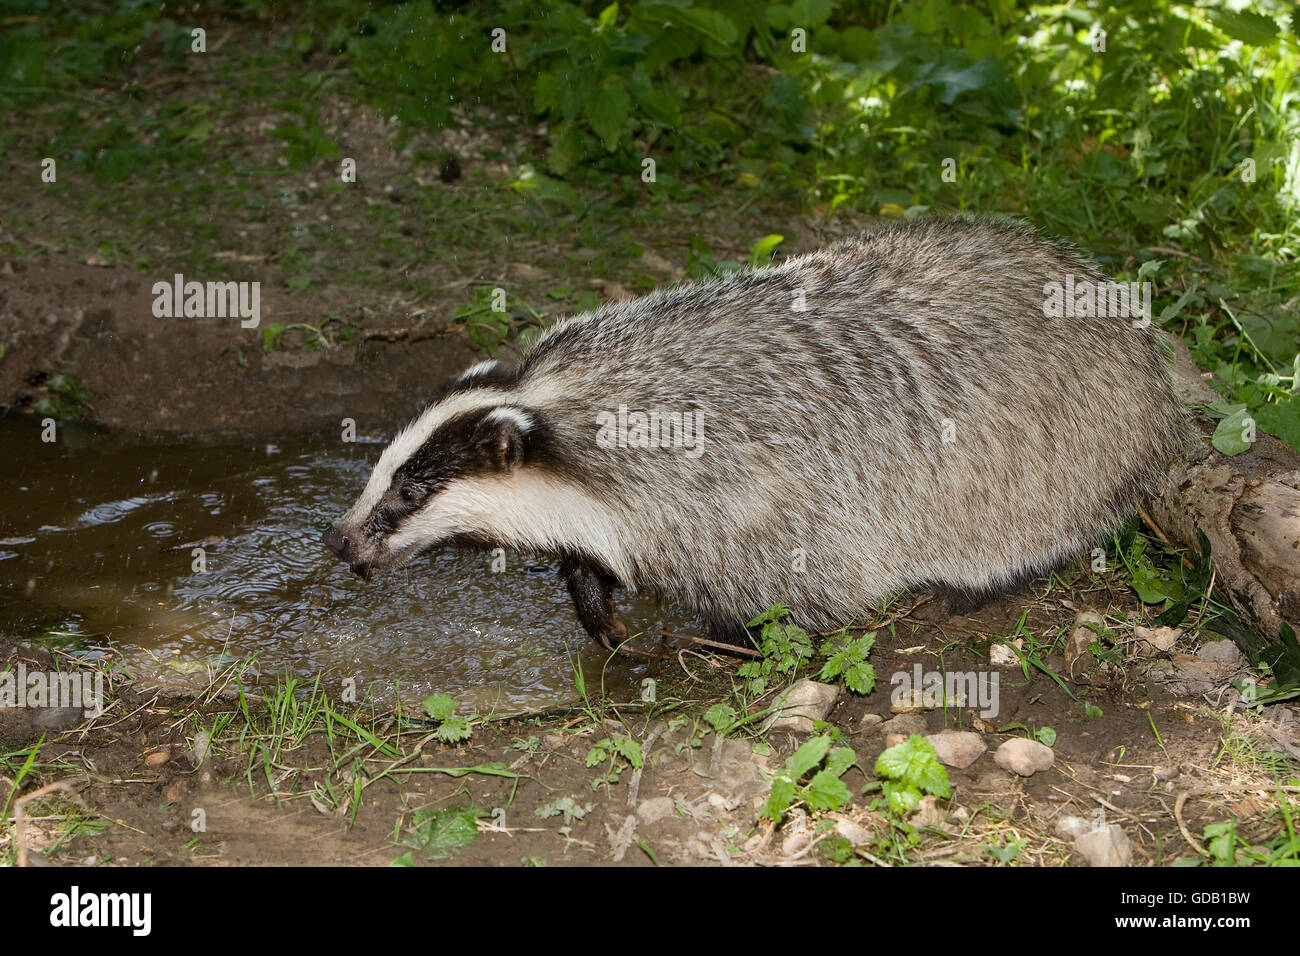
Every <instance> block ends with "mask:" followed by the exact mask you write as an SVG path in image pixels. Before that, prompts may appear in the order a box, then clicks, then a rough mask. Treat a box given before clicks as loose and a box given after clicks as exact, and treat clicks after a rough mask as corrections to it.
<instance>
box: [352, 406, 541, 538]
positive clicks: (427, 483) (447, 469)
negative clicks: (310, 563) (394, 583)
mask: <svg viewBox="0 0 1300 956" xmlns="http://www.w3.org/2000/svg"><path fill="white" fill-rule="evenodd" d="M502 407H506V408H516V410H517V411H518V412H519V413H520V414H521V415H522V416H524V417H526V418H527V420H528V422H529V423H530V427H528V428H527V429H523V430H522V431H523V441H524V449H525V454H524V459H525V461H526V462H527V463H528V464H529V466H534V465H535V466H540V467H546V466H547V465H550V464H554V463H553V462H552V461H551V457H552V456H551V455H550V446H551V442H550V440H549V438H550V429H549V427H548V426H547V424H546V422H545V420H544V419H543V418H542V417H541V416H540V415H539V414H538V413H537V412H535V411H533V410H530V409H524V408H517V407H516V406H511V405H506V404H503V405H495V406H492V407H491V408H480V409H475V410H473V411H469V412H464V413H462V414H460V415H457V416H456V417H454V418H452V419H450V420H448V421H446V422H444V423H443V424H442V425H440V426H439V427H438V429H437V430H436V431H435V432H434V433H433V434H432V435H431V436H429V438H428V439H427V440H426V441H425V443H424V444H423V445H421V446H420V447H419V448H418V449H417V450H416V451H415V453H414V454H412V455H411V457H410V458H408V459H407V460H406V461H404V462H403V463H402V464H401V465H400V466H398V468H397V469H396V470H395V471H394V472H393V480H392V483H391V484H390V485H389V487H388V488H387V489H386V490H385V492H384V495H383V497H382V498H381V499H380V501H379V504H377V505H376V506H375V508H374V509H373V510H372V511H371V513H370V515H369V516H367V518H366V522H365V530H366V533H367V534H368V535H370V536H371V537H374V538H384V537H386V536H388V535H390V534H392V533H393V532H394V531H396V530H397V528H398V526H399V525H400V524H401V522H402V520H403V519H404V518H406V517H407V516H409V515H411V514H413V513H415V512H416V511H418V510H420V508H422V507H424V505H425V504H427V503H428V501H429V500H430V499H431V498H433V497H434V496H435V495H437V494H438V492H440V491H441V490H442V489H443V488H444V487H446V485H447V484H448V482H451V481H454V480H455V479H457V478H466V477H471V476H474V475H480V474H492V473H495V472H496V471H498V470H499V465H498V464H497V463H495V462H494V461H493V458H492V453H493V448H494V441H493V436H495V435H496V434H497V433H498V432H499V431H500V430H501V429H503V428H511V427H517V426H516V425H514V423H512V422H511V421H510V420H505V421H500V420H498V419H493V418H492V417H491V416H492V413H493V412H494V411H496V410H497V409H499V408H502ZM404 488H406V489H409V490H410V491H411V492H412V493H413V494H412V497H411V500H406V499H404V498H403V496H402V490H403V489H404Z"/></svg>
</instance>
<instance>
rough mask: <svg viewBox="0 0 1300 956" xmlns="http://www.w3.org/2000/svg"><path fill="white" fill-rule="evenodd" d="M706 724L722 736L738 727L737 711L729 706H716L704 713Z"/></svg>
mask: <svg viewBox="0 0 1300 956" xmlns="http://www.w3.org/2000/svg"><path fill="white" fill-rule="evenodd" d="M704 722H705V723H706V724H708V725H709V726H710V727H712V728H713V729H714V730H716V731H717V732H718V733H720V734H725V733H726V732H727V731H729V730H731V729H732V728H733V727H735V726H736V709H735V708H734V707H731V706H730V705H728V704H721V703H719V704H714V705H713V706H712V707H710V708H709V709H708V710H706V711H705V712H704Z"/></svg>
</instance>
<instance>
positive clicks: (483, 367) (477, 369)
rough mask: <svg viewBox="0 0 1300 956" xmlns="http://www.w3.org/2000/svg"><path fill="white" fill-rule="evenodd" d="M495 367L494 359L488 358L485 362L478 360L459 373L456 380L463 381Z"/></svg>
mask: <svg viewBox="0 0 1300 956" xmlns="http://www.w3.org/2000/svg"><path fill="white" fill-rule="evenodd" d="M496 367H497V361H496V359H488V360H487V361H486V362H479V363H478V364H477V365H471V366H470V367H469V368H467V369H465V371H464V372H462V373H461V375H460V378H459V380H458V381H461V382H463V381H465V380H467V379H471V378H473V377H474V376H475V375H482V374H483V373H484V372H490V371H492V370H493V369H494V368H496Z"/></svg>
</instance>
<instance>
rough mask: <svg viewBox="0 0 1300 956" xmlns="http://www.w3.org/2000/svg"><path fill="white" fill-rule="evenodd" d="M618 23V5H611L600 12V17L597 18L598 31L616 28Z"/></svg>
mask: <svg viewBox="0 0 1300 956" xmlns="http://www.w3.org/2000/svg"><path fill="white" fill-rule="evenodd" d="M617 22H618V4H617V3H611V4H610V5H609V6H607V7H606V8H605V9H604V10H601V11H600V16H599V17H597V18H596V29H597V30H604V29H606V28H608V27H612V26H614V25H615V24H616V23H617Z"/></svg>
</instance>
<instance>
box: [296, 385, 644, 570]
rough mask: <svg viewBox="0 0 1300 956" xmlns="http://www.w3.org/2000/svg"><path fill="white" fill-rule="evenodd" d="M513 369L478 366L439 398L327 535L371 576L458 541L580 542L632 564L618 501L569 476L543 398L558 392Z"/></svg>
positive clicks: (548, 546)
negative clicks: (625, 554)
mask: <svg viewBox="0 0 1300 956" xmlns="http://www.w3.org/2000/svg"><path fill="white" fill-rule="evenodd" d="M511 375H512V373H511V372H509V371H507V370H503V369H501V368H499V367H498V366H497V365H496V363H491V362H488V363H482V364H481V365H476V366H475V367H474V368H472V369H470V370H469V371H468V372H466V373H465V374H464V375H462V376H461V377H460V378H459V379H457V380H456V381H455V382H454V383H453V384H452V385H451V386H450V387H449V388H448V389H447V391H446V392H444V394H443V396H442V397H441V398H439V399H437V400H435V401H434V402H432V403H431V404H430V405H428V406H427V407H426V408H425V409H424V411H423V412H421V413H420V414H419V415H418V416H417V417H416V418H415V419H414V420H413V421H412V422H411V423H410V424H409V425H408V426H407V427H406V428H405V429H404V430H403V431H402V432H400V433H399V434H398V435H397V437H396V438H394V439H393V442H392V443H391V444H390V445H389V446H388V447H387V448H386V449H385V450H384V453H383V454H382V455H381V456H380V458H379V462H378V463H377V464H376V465H375V469H374V472H373V473H372V474H371V476H370V480H369V481H368V482H367V484H366V487H365V490H364V491H362V493H361V496H360V497H359V498H358V499H357V502H356V503H355V504H354V505H353V506H352V508H351V509H350V510H349V511H348V512H347V514H345V515H344V516H343V517H342V518H340V519H339V520H338V521H337V522H335V523H334V525H333V526H332V527H330V529H329V530H328V531H326V533H325V534H324V536H323V538H322V540H323V542H324V544H325V545H326V546H327V547H328V548H329V549H330V550H331V551H333V552H334V553H335V554H336V555H337V556H338V557H339V558H340V559H341V560H342V561H344V562H346V563H347V564H348V565H349V566H350V567H351V568H352V570H353V571H355V572H356V573H357V574H359V575H361V576H362V577H368V576H369V573H370V571H371V569H372V568H388V567H395V566H397V565H400V564H402V563H403V562H405V561H407V560H408V559H410V558H412V557H414V556H415V555H417V554H420V553H422V552H424V551H428V550H430V549H432V548H436V547H439V546H442V545H446V544H452V543H469V544H476V545H481V546H503V547H513V548H522V549H528V550H538V551H549V552H559V551H564V550H571V549H576V550H581V551H583V552H587V553H594V554H597V555H600V556H601V557H602V559H603V560H606V561H607V562H613V563H614V564H621V563H622V560H621V556H620V549H619V547H618V545H617V544H616V532H615V526H614V521H613V520H612V517H611V516H610V515H609V512H608V509H607V508H605V507H603V506H602V505H600V504H599V503H598V502H596V501H595V500H593V499H592V498H591V496H590V495H589V494H588V493H587V492H586V491H585V490H584V489H583V488H582V487H581V486H580V485H579V484H578V483H576V482H575V481H574V480H573V479H572V477H566V475H565V469H564V468H563V463H562V461H561V460H560V458H559V456H557V454H556V449H555V447H554V445H555V442H554V434H553V430H552V429H551V428H550V426H549V425H548V423H547V420H546V415H545V413H544V412H543V411H541V409H540V407H539V400H541V399H545V398H547V397H548V395H547V394H546V393H545V390H544V389H542V388H538V387H534V388H531V389H523V388H515V387H513V386H514V382H513V381H512V379H511ZM549 397H551V398H553V397H554V396H549Z"/></svg>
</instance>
